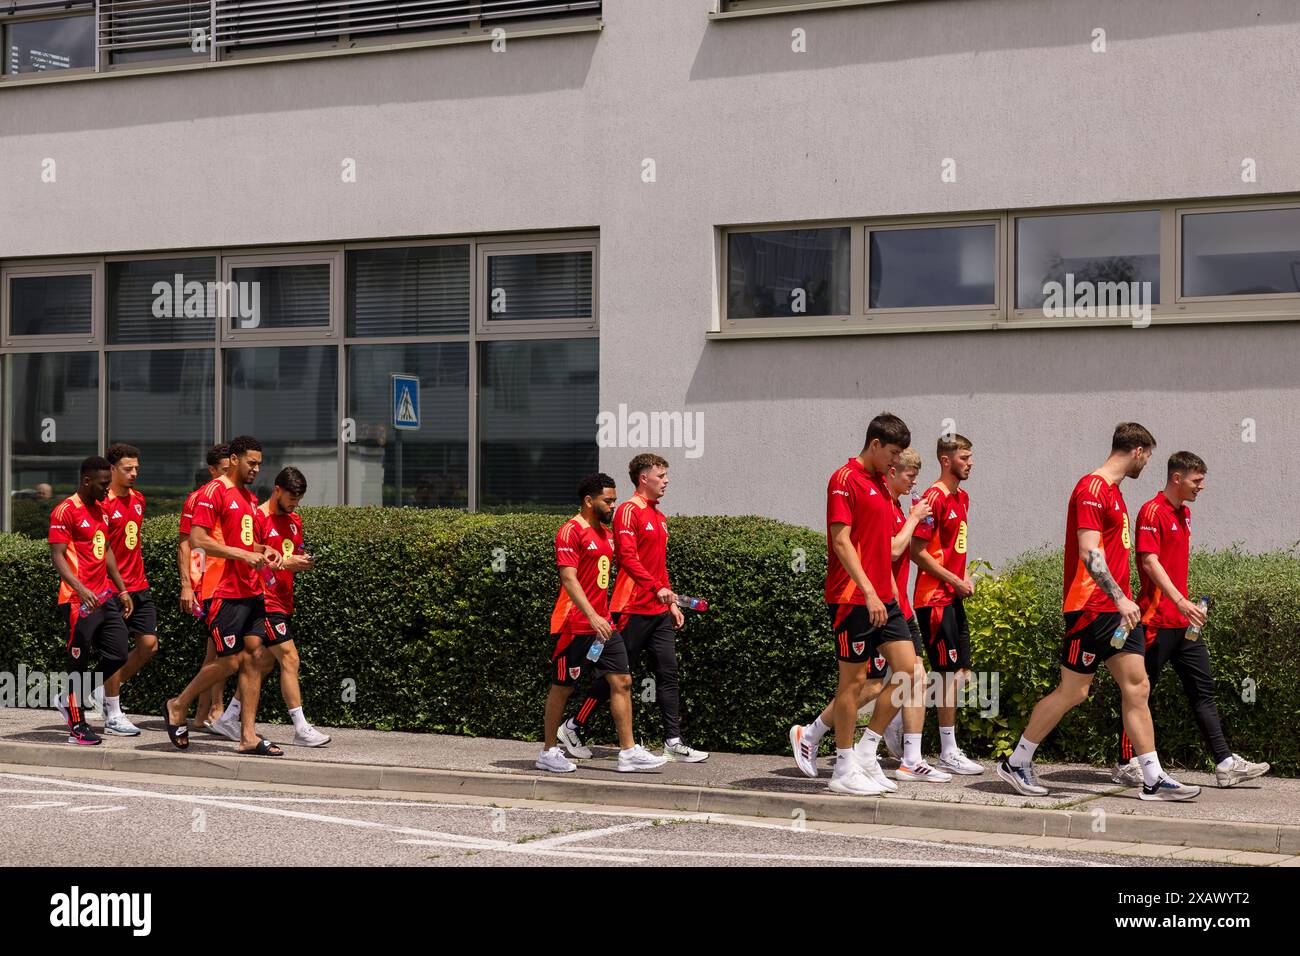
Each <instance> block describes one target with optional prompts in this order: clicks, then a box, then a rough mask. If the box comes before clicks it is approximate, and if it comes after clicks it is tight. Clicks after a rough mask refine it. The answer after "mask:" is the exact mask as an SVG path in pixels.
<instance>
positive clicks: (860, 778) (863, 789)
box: [826, 762, 885, 797]
mask: <svg viewBox="0 0 1300 956" xmlns="http://www.w3.org/2000/svg"><path fill="white" fill-rule="evenodd" d="M826 786H827V789H829V790H830V791H831V792H832V793H846V794H849V795H850V796H855V797H878V796H880V795H881V794H883V793H884V792H885V791H884V789H883V788H882V787H880V786H879V785H877V784H876V782H875V781H874V780H872V779H871V778H870V777H868V776H867V775H866V774H865V773H863V772H862V769H861V768H860V767H858V766H857V764H856V762H855V763H854V765H853V766H852V767H850V768H849V769H848V770H847V771H846V772H844V773H835V774H832V775H831V782H830V783H829V784H827V785H826Z"/></svg>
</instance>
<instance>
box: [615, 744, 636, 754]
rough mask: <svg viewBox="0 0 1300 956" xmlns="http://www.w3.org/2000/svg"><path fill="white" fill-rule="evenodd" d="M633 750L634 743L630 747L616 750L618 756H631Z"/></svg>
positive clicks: (634, 747) (634, 748)
mask: <svg viewBox="0 0 1300 956" xmlns="http://www.w3.org/2000/svg"><path fill="white" fill-rule="evenodd" d="M635 750H636V744H633V745H632V746H631V747H628V748H627V750H620V751H619V752H618V755H619V756H620V757H631V756H632V754H633V752H634V751H635Z"/></svg>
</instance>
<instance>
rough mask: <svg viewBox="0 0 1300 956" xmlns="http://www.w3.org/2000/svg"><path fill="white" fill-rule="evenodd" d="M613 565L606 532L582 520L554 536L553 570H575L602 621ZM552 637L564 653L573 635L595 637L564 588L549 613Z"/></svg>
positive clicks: (610, 541)
mask: <svg viewBox="0 0 1300 956" xmlns="http://www.w3.org/2000/svg"><path fill="white" fill-rule="evenodd" d="M613 563H614V541H613V538H612V537H611V535H610V533H609V531H608V530H606V529H605V528H603V527H602V528H593V527H592V526H591V525H589V524H587V522H586V521H584V520H583V519H582V518H581V517H574V518H570V519H569V520H568V521H566V522H564V524H563V525H561V526H560V530H559V531H557V532H556V534H555V566H556V567H557V568H577V569H578V584H579V585H580V586H581V587H582V593H583V594H584V595H585V596H586V598H587V600H588V601H590V602H591V606H592V608H593V609H594V610H595V612H596V613H597V614H599V615H600V616H601V617H605V618H608V617H609V597H608V595H609V572H610V569H611V567H612V566H613ZM662 606H663V605H660V607H662ZM551 633H552V634H559V635H561V636H560V642H559V647H558V650H563V649H564V647H565V646H566V645H568V643H569V641H570V640H571V638H572V636H573V635H574V634H594V633H596V630H595V628H593V627H592V626H591V622H590V621H588V620H587V615H585V614H583V613H582V609H581V608H579V607H578V605H576V604H574V603H573V600H572V599H571V598H570V597H569V592H568V591H566V590H564V585H560V594H559V596H558V597H557V598H556V599H555V608H554V609H553V610H552V611H551Z"/></svg>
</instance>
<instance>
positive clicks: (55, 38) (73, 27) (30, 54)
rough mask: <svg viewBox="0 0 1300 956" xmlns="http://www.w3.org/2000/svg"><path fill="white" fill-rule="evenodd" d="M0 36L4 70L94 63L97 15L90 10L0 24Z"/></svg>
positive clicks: (31, 70) (33, 70)
mask: <svg viewBox="0 0 1300 956" xmlns="http://www.w3.org/2000/svg"><path fill="white" fill-rule="evenodd" d="M0 39H3V41H4V51H3V52H4V72H5V73H9V74H14V73H40V72H43V71H46V70H76V69H83V68H87V67H91V68H93V67H94V65H95V18H94V16H93V15H91V14H85V15H82V16H73V17H51V18H49V19H40V20H16V21H14V22H12V23H9V24H0Z"/></svg>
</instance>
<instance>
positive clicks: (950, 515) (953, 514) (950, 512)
mask: <svg viewBox="0 0 1300 956" xmlns="http://www.w3.org/2000/svg"><path fill="white" fill-rule="evenodd" d="M948 517H949V518H955V517H957V512H955V511H949V512H948Z"/></svg>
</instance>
